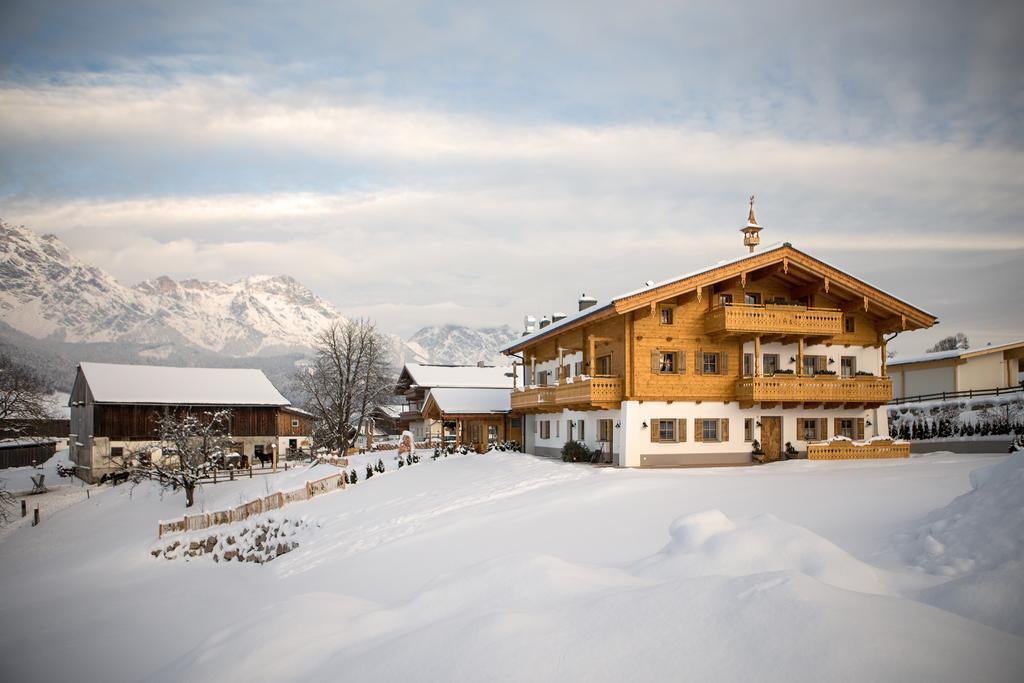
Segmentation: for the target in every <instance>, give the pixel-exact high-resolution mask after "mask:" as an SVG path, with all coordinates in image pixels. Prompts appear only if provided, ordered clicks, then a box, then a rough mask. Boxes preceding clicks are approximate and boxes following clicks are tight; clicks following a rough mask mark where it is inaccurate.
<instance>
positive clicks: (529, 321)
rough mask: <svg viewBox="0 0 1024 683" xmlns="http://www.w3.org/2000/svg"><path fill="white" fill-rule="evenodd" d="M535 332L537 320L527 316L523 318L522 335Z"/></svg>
mask: <svg viewBox="0 0 1024 683" xmlns="http://www.w3.org/2000/svg"><path fill="white" fill-rule="evenodd" d="M536 330H537V318H535V317H533V316H532V315H528V316H526V317H525V318H523V334H524V335H527V334H533V333H534V332H535V331H536Z"/></svg>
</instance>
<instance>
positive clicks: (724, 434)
mask: <svg viewBox="0 0 1024 683" xmlns="http://www.w3.org/2000/svg"><path fill="white" fill-rule="evenodd" d="M723 355H724V354H723ZM718 440H719V441H728V440H729V418H727V417H723V418H722V428H721V430H719V439H718Z"/></svg>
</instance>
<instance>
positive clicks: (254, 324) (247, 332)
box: [0, 224, 343, 359]
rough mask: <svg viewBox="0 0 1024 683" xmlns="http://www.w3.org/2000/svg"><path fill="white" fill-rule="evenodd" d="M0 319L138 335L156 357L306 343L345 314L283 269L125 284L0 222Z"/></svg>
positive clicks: (31, 330) (46, 239)
mask: <svg viewBox="0 0 1024 683" xmlns="http://www.w3.org/2000/svg"><path fill="white" fill-rule="evenodd" d="M0 319H2V320H3V321H4V322H6V323H7V324H8V325H10V326H11V327H13V328H14V329H16V330H18V331H20V332H24V333H25V334H27V335H29V336H31V337H35V338H37V339H43V338H51V339H61V340H63V341H65V342H89V343H96V342H114V343H129V344H145V345H148V346H151V347H152V348H151V350H150V355H151V357H152V358H154V359H159V358H161V357H163V356H169V355H171V354H172V353H173V351H174V350H175V349H176V348H177V347H181V346H194V347H198V348H199V349H203V350H205V351H212V352H214V353H218V354H224V355H228V356H234V357H239V356H254V355H266V354H275V353H282V352H287V351H292V350H296V349H298V348H306V347H308V346H309V343H310V340H311V337H312V335H313V334H314V333H315V332H316V331H317V330H320V329H322V328H323V327H325V326H326V325H328V324H329V323H330V322H331V321H332V320H337V319H343V316H342V315H341V313H340V312H339V311H338V310H337V309H336V308H334V306H332V305H331V304H329V303H328V302H326V301H324V300H323V299H321V298H320V297H318V296H316V295H315V294H313V293H312V292H310V291H309V290H308V289H306V288H305V287H303V286H302V285H301V284H300V283H298V282H297V281H295V280H294V279H292V278H290V277H288V276H284V275H280V276H274V277H270V276H265V275H256V276H252V277H248V278H245V279H244V280H239V281H238V282H232V283H223V282H216V281H212V282H200V281H198V280H185V281H183V282H175V281H174V280H171V279H170V278H168V277H159V278H156V279H154V280H148V281H146V282H143V283H140V284H138V285H136V286H134V287H128V286H125V285H122V284H121V283H119V282H118V281H117V280H116V279H114V277H113V276H111V275H110V274H109V273H107V272H105V271H103V270H102V269H100V268H97V267H95V266H91V265H88V264H86V263H84V262H82V261H81V260H79V259H78V258H77V257H76V256H75V255H74V254H72V253H71V252H70V251H69V250H68V248H67V247H66V246H65V245H64V244H63V243H62V242H61V241H60V240H58V239H57V238H56V237H54V236H53V235H45V236H42V237H41V236H38V235H36V234H35V233H33V232H32V231H30V230H28V229H25V228H19V227H14V226H11V225H6V224H0Z"/></svg>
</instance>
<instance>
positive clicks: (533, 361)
mask: <svg viewBox="0 0 1024 683" xmlns="http://www.w3.org/2000/svg"><path fill="white" fill-rule="evenodd" d="M530 379H532V380H533V381H532V382H531V383H530V384H536V383H537V356H530ZM441 437H442V438H441V440H442V441H444V428H443V427H442V428H441Z"/></svg>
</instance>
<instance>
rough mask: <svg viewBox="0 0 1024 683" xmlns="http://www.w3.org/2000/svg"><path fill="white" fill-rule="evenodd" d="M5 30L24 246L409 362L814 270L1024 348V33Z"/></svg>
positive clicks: (649, 16) (215, 18)
mask: <svg viewBox="0 0 1024 683" xmlns="http://www.w3.org/2000/svg"><path fill="white" fill-rule="evenodd" d="M894 4H896V3H891V2H888V1H887V2H878V3H875V2H859V3H850V2H847V3H841V4H835V5H832V6H830V5H829V3H825V2H820V1H818V2H772V3H733V2H714V3H695V2H694V3H690V2H675V3H669V2H647V1H646V0H633V1H632V2H628V3H623V2H594V1H591V2H551V0H547V1H544V2H536V3H534V2H529V1H527V2H523V1H518V2H514V3H508V2H500V3H491V6H486V5H485V4H484V3H479V2H469V3H460V2H430V3H426V2H423V3H419V2H387V1H383V0H376V1H373V2H366V3H356V2H323V3H314V2H237V3H236V2H212V1H209V0H208V1H206V2H191V1H186V0H177V1H176V2H142V1H139V0H134V1H124V2H89V3H83V2H77V1H73V0H71V1H67V2H61V1H55V0H41V1H40V0H35V1H33V2H18V1H16V0H7V1H6V2H4V3H2V4H0V149H2V150H3V153H2V154H0V217H3V218H4V219H5V220H8V221H10V222H15V223H23V224H25V225H27V226H29V227H31V228H33V229H34V230H36V231H38V232H53V233H55V234H57V235H58V236H59V237H61V238H62V239H64V240H65V241H66V242H67V243H68V244H69V245H70V246H71V247H72V249H73V250H75V251H76V253H78V254H79V255H80V256H81V257H82V258H84V259H86V260H87V261H90V262H93V263H95V264H97V265H100V266H102V267H104V268H106V269H108V270H110V271H111V272H112V273H114V274H115V275H116V276H117V277H118V278H120V279H121V280H122V281H124V282H126V283H129V284H130V283H134V282H137V281H139V280H143V279H146V278H150V277H154V276H157V275H161V274H167V275H170V276H172V277H174V278H179V279H180V278H186V277H198V278H216V279H222V280H232V279H237V278H240V277H244V276H246V275H250V274H254V273H286V274H290V275H293V276H295V277H296V278H298V279H299V280H301V281H303V282H304V283H305V284H307V285H308V286H309V287H311V288H312V289H314V290H315V291H316V292H318V293H319V294H321V295H322V296H324V297H325V298H327V299H329V300H331V301H332V302H333V303H335V304H336V305H337V306H338V307H339V308H340V309H341V310H342V311H343V312H344V313H346V314H349V315H365V316H369V317H372V318H374V319H376V320H377V321H378V322H379V323H380V324H381V326H382V327H384V328H386V329H388V330H389V331H393V332H397V333H400V334H409V333H411V332H413V331H414V330H415V329H416V328H418V327H419V326H421V325H426V324H441V323H447V322H453V323H462V324H470V325H475V326H480V325H491V324H504V323H508V324H512V325H515V326H518V325H519V324H520V321H521V318H522V316H523V314H524V313H534V314H537V315H540V314H543V313H546V312H550V311H552V310H558V309H563V310H564V309H571V308H572V307H573V306H574V302H575V299H576V297H577V296H578V295H579V293H580V292H582V291H586V292H588V293H592V294H595V295H597V296H599V297H601V296H607V295H611V294H615V293H618V292H621V291H625V290H630V289H633V288H635V287H636V286H638V285H640V284H642V283H643V281H645V280H647V279H654V280H659V279H663V278H666V277H669V276H671V275H673V274H676V273H681V272H685V271H688V270H691V269H693V268H696V267H699V266H702V265H705V264H708V263H710V262H714V261H717V260H720V259H723V258H730V257H733V256H736V255H738V254H740V253H742V244H741V237H740V233H739V232H738V229H739V227H740V226H741V225H742V224H743V223H744V222H745V218H746V209H747V206H746V199H747V197H748V196H749V195H750V194H756V195H757V197H758V200H757V210H758V217H759V219H760V221H761V223H762V224H763V225H765V226H766V230H765V232H764V233H763V239H764V241H765V242H766V243H767V242H774V241H790V242H793V243H794V244H795V245H796V246H797V247H800V248H804V249H806V250H809V251H811V252H812V253H814V254H816V255H819V256H821V257H823V258H825V259H827V260H830V261H832V262H834V263H835V264H836V265H838V266H840V267H844V268H847V269H849V270H850V271H852V272H853V273H854V274H857V275H860V276H862V277H863V278H865V279H867V280H868V281H870V282H872V283H874V284H876V285H878V286H881V287H883V288H884V289H887V290H889V291H891V292H893V293H894V294H897V295H898V296H902V297H904V298H906V299H909V300H910V301H911V302H912V303H915V304H917V305H919V306H921V307H922V308H925V309H926V310H929V311H930V312H932V313H935V314H936V315H938V316H939V317H940V318H941V319H942V321H943V323H942V325H941V326H940V327H939V328H937V329H936V330H933V331H929V332H925V333H918V334H915V335H906V336H905V338H901V339H900V340H898V344H897V345H896V348H897V349H899V350H901V351H903V352H906V353H909V352H916V351H919V350H921V349H922V348H923V347H924V346H925V345H926V344H927V343H930V342H931V341H933V340H934V339H935V338H937V337H939V336H942V335H943V334H948V333H954V332H957V331H964V332H966V333H967V334H968V335H969V336H970V337H971V338H972V340H973V341H974V342H975V344H978V343H983V342H986V341H992V342H1000V341H1007V340H1010V339H1016V338H1022V337H1024V324H1022V322H1021V321H1022V319H1024V317H1022V315H1021V313H1020V305H1019V301H1018V300H1019V299H1020V295H1021V294H1022V292H1024V275H1022V272H1024V268H1022V261H1024V43H1022V41H1021V40H1020V37H1019V36H1020V29H1021V27H1022V26H1024V11H1022V6H1021V4H1020V3H1019V2H1003V3H996V2H992V3H990V2H943V1H941V0H929V1H923V2H901V3H898V5H899V6H898V7H894V6H893V5H894Z"/></svg>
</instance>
